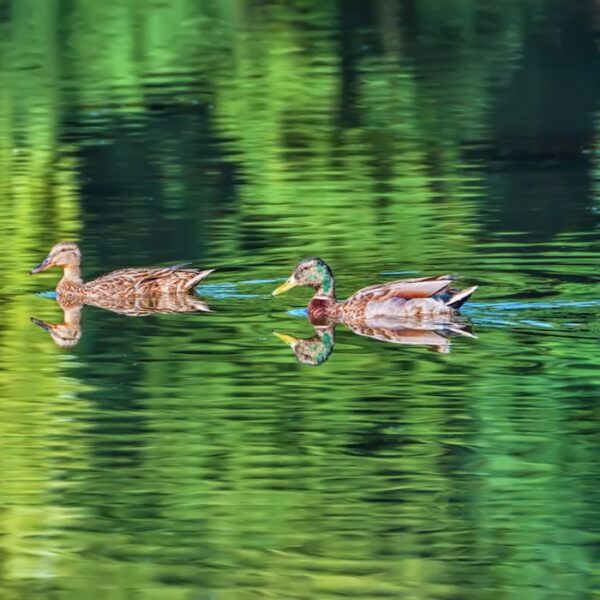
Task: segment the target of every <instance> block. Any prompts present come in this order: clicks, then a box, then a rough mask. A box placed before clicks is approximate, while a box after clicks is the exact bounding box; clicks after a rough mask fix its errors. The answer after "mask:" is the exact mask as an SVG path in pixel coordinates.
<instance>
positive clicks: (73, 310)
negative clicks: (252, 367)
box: [31, 293, 210, 348]
mask: <svg viewBox="0 0 600 600" xmlns="http://www.w3.org/2000/svg"><path fill="white" fill-rule="evenodd" d="M57 304H58V305H59V307H60V308H61V309H62V311H63V322H62V323H50V322H48V321H42V320H41V319H36V318H35V317H31V322H32V323H33V324H34V325H37V326H38V327H41V328H42V329H43V330H44V331H47V332H48V333H49V334H50V337H51V338H52V340H53V341H54V343H55V344H56V345H57V346H59V347H60V348H72V347H73V346H76V345H77V343H78V342H79V339H80V338H81V331H82V325H81V313H82V310H83V307H84V306H85V305H86V304H87V305H90V306H95V307H96V308H102V309H104V310H109V311H111V312H114V313H117V314H120V315H126V316H128V317H146V316H149V315H155V314H173V313H194V312H210V308H209V307H208V305H207V304H206V302H203V301H202V300H200V298H197V297H195V296H192V295H190V294H178V293H171V294H158V295H154V296H131V297H118V296H117V297H114V298H109V297H103V298H101V299H100V298H94V299H87V300H86V302H70V301H69V299H68V298H65V297H64V296H59V297H58V298H57Z"/></svg>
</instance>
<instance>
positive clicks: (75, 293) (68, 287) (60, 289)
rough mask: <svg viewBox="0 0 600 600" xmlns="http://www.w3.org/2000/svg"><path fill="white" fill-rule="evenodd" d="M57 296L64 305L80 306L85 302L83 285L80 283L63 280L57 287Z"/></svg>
mask: <svg viewBox="0 0 600 600" xmlns="http://www.w3.org/2000/svg"><path fill="white" fill-rule="evenodd" d="M56 296H57V298H58V299H59V300H60V301H61V302H62V303H64V304H67V305H71V304H78V303H79V302H81V301H82V300H83V296H84V291H83V285H82V284H81V283H80V282H76V281H70V280H68V279H66V280H64V279H63V280H61V281H59V282H58V285H57V286H56Z"/></svg>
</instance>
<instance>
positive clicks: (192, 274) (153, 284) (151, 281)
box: [135, 263, 214, 294]
mask: <svg viewBox="0 0 600 600" xmlns="http://www.w3.org/2000/svg"><path fill="white" fill-rule="evenodd" d="M187 264H189V263H181V264H177V265H172V266H170V267H163V268H161V269H148V271H147V273H146V274H145V276H144V277H142V278H140V279H139V280H138V281H137V282H136V284H135V290H136V293H140V294H144V293H154V291H155V290H157V289H159V290H162V291H165V292H179V293H183V292H188V291H190V290H191V289H193V288H194V287H195V286H196V285H197V284H198V283H199V282H200V281H201V280H202V279H204V278H205V277H207V276H208V275H210V274H211V273H212V272H213V271H214V269H206V270H204V271H200V270H198V269H185V268H183V267H184V266H185V265H187Z"/></svg>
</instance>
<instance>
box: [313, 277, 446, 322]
mask: <svg viewBox="0 0 600 600" xmlns="http://www.w3.org/2000/svg"><path fill="white" fill-rule="evenodd" d="M451 281H452V278H451V277H450V276H449V275H441V276H436V277H429V278H423V279H404V280H400V281H393V282H391V283H388V284H382V285H374V286H371V287H367V288H364V289H362V290H360V291H358V292H357V293H356V294H354V295H353V296H350V298H348V299H347V300H344V301H342V302H337V301H336V299H335V297H331V296H327V295H318V294H316V295H315V296H313V298H312V299H311V301H310V302H309V304H308V314H309V317H310V318H311V320H313V321H314V320H316V321H321V320H325V319H334V320H336V321H342V322H367V321H370V320H378V319H390V318H401V319H415V320H419V319H429V320H443V319H447V318H450V317H452V315H453V314H454V313H455V312H456V310H455V308H453V307H452V305H449V304H447V302H448V300H450V299H451V298H452V297H453V296H454V295H456V294H457V293H458V290H455V289H452V288H450V287H449V285H450V282H451Z"/></svg>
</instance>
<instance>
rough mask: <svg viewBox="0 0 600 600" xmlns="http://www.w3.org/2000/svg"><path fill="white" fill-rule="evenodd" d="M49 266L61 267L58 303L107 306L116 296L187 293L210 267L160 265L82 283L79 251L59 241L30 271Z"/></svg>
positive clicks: (103, 276) (36, 271)
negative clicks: (202, 268) (195, 267)
mask: <svg viewBox="0 0 600 600" xmlns="http://www.w3.org/2000/svg"><path fill="white" fill-rule="evenodd" d="M50 267H62V268H63V276H62V278H61V280H60V281H59V282H58V285H57V286H56V295H57V299H58V300H59V302H62V303H68V304H71V303H72V304H76V303H86V304H96V305H98V306H102V307H104V306H107V305H109V307H110V305H112V304H114V303H115V302H116V301H117V300H118V299H124V298H128V299H132V298H141V297H157V296H160V297H164V296H172V295H173V296H174V295H183V294H188V293H189V292H191V291H192V289H193V288H194V286H195V285H197V284H198V282H199V281H200V280H202V279H204V277H206V276H207V275H209V274H210V273H212V272H213V271H214V269H208V270H206V271H199V270H198V269H189V268H185V264H178V265H173V266H171V267H162V268H139V269H120V270H118V271H112V272H111V273H107V274H106V275H102V276H101V277H98V278H97V279H94V280H92V281H88V282H87V283H83V281H82V279H81V252H80V251H79V248H78V247H77V244H74V243H72V242H60V243H58V244H56V245H54V246H53V247H52V249H51V250H50V253H49V254H48V256H47V257H46V258H45V259H44V260H43V261H42V262H41V263H40V264H39V265H37V266H36V267H34V268H33V269H32V270H31V273H40V272H41V271H45V270H46V269H49V268H50Z"/></svg>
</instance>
